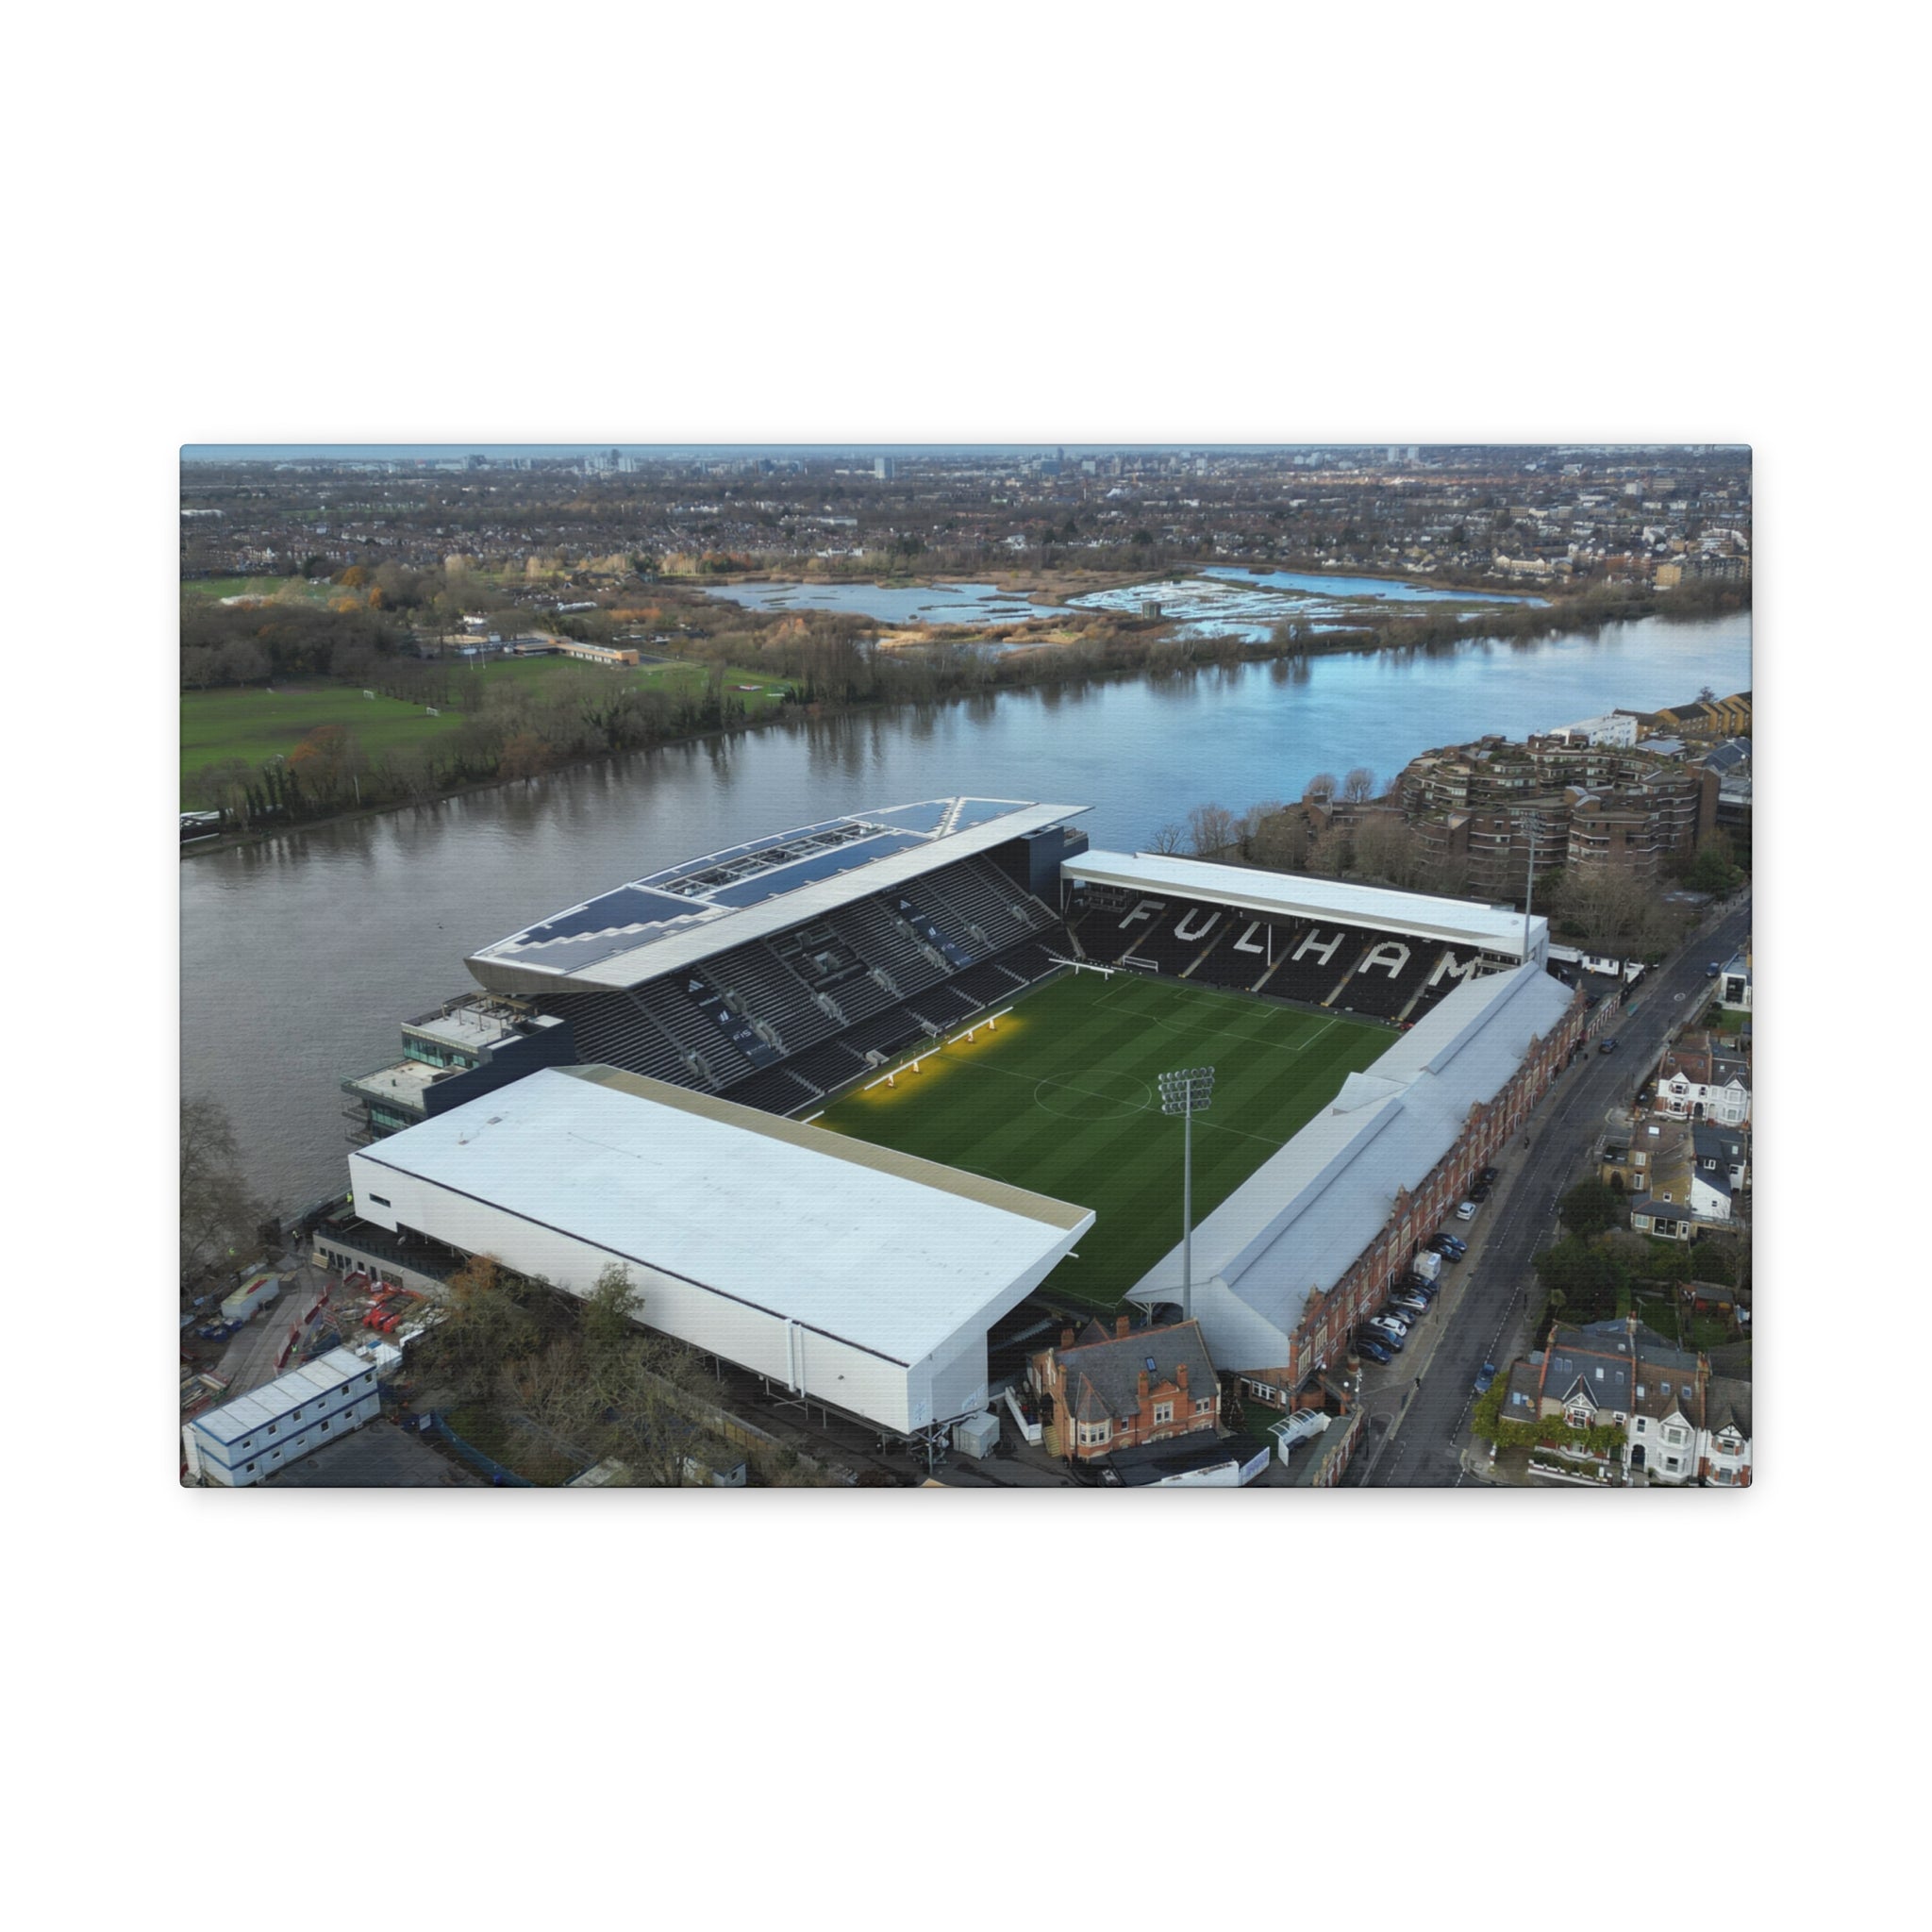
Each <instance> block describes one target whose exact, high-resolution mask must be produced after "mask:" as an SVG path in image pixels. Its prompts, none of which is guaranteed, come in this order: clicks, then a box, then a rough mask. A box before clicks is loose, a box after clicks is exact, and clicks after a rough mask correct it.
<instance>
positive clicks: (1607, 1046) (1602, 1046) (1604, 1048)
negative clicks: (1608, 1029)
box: [1597, 1040, 1617, 1053]
mask: <svg viewBox="0 0 1932 1932" xmlns="http://www.w3.org/2000/svg"><path fill="white" fill-rule="evenodd" d="M1616 1050H1617V1042H1616V1041H1614V1040H1606V1041H1601V1042H1600V1043H1599V1044H1598V1046H1597V1052H1599V1053H1615V1052H1616Z"/></svg>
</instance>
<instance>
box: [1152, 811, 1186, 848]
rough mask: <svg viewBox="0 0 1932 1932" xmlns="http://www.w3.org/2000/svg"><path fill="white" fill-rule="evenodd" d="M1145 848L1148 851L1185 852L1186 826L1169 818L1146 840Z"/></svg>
mask: <svg viewBox="0 0 1932 1932" xmlns="http://www.w3.org/2000/svg"><path fill="white" fill-rule="evenodd" d="M1147 849H1148V851H1150V852H1185V851H1186V850H1187V849H1188V834H1187V829H1186V827H1185V826H1182V825H1177V824H1174V821H1173V820H1172V819H1170V820H1169V821H1168V822H1167V824H1164V825H1162V826H1161V827H1160V828H1159V829H1158V831H1157V832H1156V833H1155V834H1154V836H1153V837H1152V838H1151V839H1149V840H1148V841H1147Z"/></svg>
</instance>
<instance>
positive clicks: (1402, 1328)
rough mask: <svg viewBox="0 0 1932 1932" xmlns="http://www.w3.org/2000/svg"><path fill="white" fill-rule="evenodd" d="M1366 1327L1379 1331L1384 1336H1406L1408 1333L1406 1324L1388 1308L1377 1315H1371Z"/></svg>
mask: <svg viewBox="0 0 1932 1932" xmlns="http://www.w3.org/2000/svg"><path fill="white" fill-rule="evenodd" d="M1368 1325H1369V1326H1370V1327H1371V1328H1379V1329H1381V1331H1382V1332H1383V1334H1385V1335H1403V1336H1406V1335H1407V1333H1408V1324H1407V1322H1406V1321H1404V1320H1403V1318H1402V1317H1401V1316H1400V1315H1398V1314H1395V1313H1394V1312H1393V1311H1392V1310H1391V1309H1389V1308H1384V1309H1383V1310H1382V1312H1381V1313H1380V1314H1379V1315H1371V1316H1370V1317H1369V1324H1368Z"/></svg>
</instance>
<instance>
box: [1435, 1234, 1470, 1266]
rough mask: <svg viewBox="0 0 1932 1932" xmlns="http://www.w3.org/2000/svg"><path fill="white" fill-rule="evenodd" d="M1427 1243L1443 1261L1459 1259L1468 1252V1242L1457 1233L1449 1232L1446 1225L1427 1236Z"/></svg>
mask: <svg viewBox="0 0 1932 1932" xmlns="http://www.w3.org/2000/svg"><path fill="white" fill-rule="evenodd" d="M1429 1245H1430V1247H1432V1248H1434V1249H1435V1251H1436V1252H1437V1254H1439V1255H1441V1257H1442V1258H1443V1259H1444V1260H1445V1261H1459V1260H1461V1259H1462V1257H1463V1256H1465V1255H1466V1254H1468V1253H1469V1243H1468V1242H1467V1241H1464V1240H1463V1239H1462V1237H1461V1236H1460V1235H1459V1234H1451V1233H1450V1232H1449V1230H1448V1229H1447V1228H1446V1227H1445V1228H1442V1229H1441V1230H1440V1231H1439V1232H1438V1233H1435V1234H1432V1235H1431V1236H1430V1237H1429Z"/></svg>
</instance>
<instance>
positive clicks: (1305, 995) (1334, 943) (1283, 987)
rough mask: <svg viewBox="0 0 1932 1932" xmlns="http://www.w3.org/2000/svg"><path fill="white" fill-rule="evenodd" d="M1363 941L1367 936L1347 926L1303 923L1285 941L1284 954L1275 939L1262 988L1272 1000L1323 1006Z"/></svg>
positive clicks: (1364, 942) (1364, 941)
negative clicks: (1272, 961)
mask: <svg viewBox="0 0 1932 1932" xmlns="http://www.w3.org/2000/svg"><path fill="white" fill-rule="evenodd" d="M1367 943H1368V935H1367V934H1366V933H1361V932H1357V931H1356V930H1355V929H1354V928H1353V927H1351V926H1346V925H1330V924H1324V925H1310V926H1306V927H1304V928H1303V929H1302V930H1301V931H1300V932H1298V933H1296V934H1295V935H1294V937H1293V938H1292V939H1291V941H1289V944H1288V947H1287V951H1286V955H1285V956H1284V953H1283V950H1282V948H1281V946H1280V944H1279V942H1278V941H1277V943H1276V946H1275V952H1274V959H1275V966H1274V972H1273V973H1271V974H1268V975H1267V977H1266V978H1265V979H1264V980H1263V981H1262V982H1261V986H1262V990H1263V991H1266V992H1271V993H1273V994H1274V997H1275V998H1276V999H1284V1000H1299V1001H1300V1002H1301V1003H1302V1004H1303V1005H1304V1006H1310V1007H1320V1006H1325V1005H1326V1004H1327V1003H1328V1000H1329V997H1330V995H1331V994H1333V993H1334V992H1335V991H1336V990H1337V988H1338V987H1340V986H1341V982H1342V980H1343V978H1345V977H1346V975H1347V974H1348V971H1349V969H1350V968H1351V967H1352V966H1353V965H1354V964H1355V962H1356V960H1357V958H1359V957H1360V955H1361V952H1362V949H1363V947H1364V946H1365V945H1366V944H1367Z"/></svg>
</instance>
